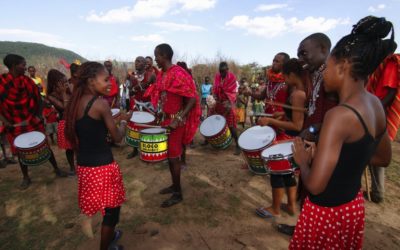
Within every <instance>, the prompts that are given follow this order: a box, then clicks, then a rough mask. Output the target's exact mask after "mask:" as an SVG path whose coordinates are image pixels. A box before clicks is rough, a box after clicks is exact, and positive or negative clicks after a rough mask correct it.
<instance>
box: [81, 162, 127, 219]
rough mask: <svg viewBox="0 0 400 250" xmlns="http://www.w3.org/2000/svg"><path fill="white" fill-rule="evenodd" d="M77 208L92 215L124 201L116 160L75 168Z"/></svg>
mask: <svg viewBox="0 0 400 250" xmlns="http://www.w3.org/2000/svg"><path fill="white" fill-rule="evenodd" d="M77 175H78V199H79V208H80V209H81V212H82V213H83V214H85V215H88V216H92V215H94V214H95V213H97V212H98V211H100V212H101V213H102V214H103V216H104V213H105V208H114V207H119V206H121V205H122V203H124V202H125V200H126V199H125V188H124V183H123V181H122V174H121V171H120V169H119V166H118V164H117V163H116V162H112V163H110V164H108V165H104V166H99V167H83V166H79V165H78V168H77Z"/></svg>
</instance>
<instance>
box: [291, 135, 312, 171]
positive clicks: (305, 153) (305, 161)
mask: <svg viewBox="0 0 400 250" xmlns="http://www.w3.org/2000/svg"><path fill="white" fill-rule="evenodd" d="M292 150H293V159H294V161H295V162H296V164H297V165H299V166H300V167H310V165H311V161H312V159H313V155H314V153H315V144H314V146H308V147H307V144H306V143H305V142H304V141H303V140H302V139H301V138H300V137H296V138H295V139H294V141H293V146H292Z"/></svg>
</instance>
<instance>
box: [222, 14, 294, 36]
mask: <svg viewBox="0 0 400 250" xmlns="http://www.w3.org/2000/svg"><path fill="white" fill-rule="evenodd" d="M225 25H226V26H227V27H228V28H239V29H244V30H247V32H248V33H249V34H254V35H257V36H262V37H275V36H277V35H279V34H281V33H282V32H283V31H285V30H287V26H286V23H285V19H284V18H283V17H281V16H279V15H277V16H266V17H255V18H253V19H251V18H250V17H248V16H234V17H233V18H232V19H231V20H230V21H228V22H226V23H225Z"/></svg>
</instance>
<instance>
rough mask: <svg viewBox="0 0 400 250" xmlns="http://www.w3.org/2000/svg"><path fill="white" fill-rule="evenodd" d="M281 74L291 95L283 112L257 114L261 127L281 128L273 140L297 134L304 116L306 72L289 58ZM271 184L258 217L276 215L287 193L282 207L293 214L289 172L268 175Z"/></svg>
mask: <svg viewBox="0 0 400 250" xmlns="http://www.w3.org/2000/svg"><path fill="white" fill-rule="evenodd" d="M282 74H283V77H284V79H285V83H286V84H287V85H288V86H289V87H290V88H291V90H292V91H291V94H290V96H289V97H288V99H287V101H286V104H287V105H286V106H285V107H286V108H284V113H275V114H274V116H275V117H276V118H267V117H261V118H260V119H259V120H258V123H259V124H260V125H261V126H267V125H270V126H273V127H275V128H277V129H282V130H283V131H284V132H280V133H277V140H278V141H279V140H286V139H291V138H293V137H292V136H296V135H298V134H299V133H300V131H301V130H302V128H303V123H304V116H305V109H304V107H305V104H306V100H307V93H308V92H309V91H308V89H309V87H308V85H309V84H307V80H308V74H307V72H306V71H305V70H304V69H303V67H302V64H301V63H300V62H299V61H298V60H297V59H290V60H289V61H287V62H286V63H284V64H283V67H282ZM270 181H271V187H272V206H270V207H260V208H258V209H256V213H257V215H259V216H261V217H262V218H272V217H274V216H279V215H280V210H281V208H283V206H282V198H283V196H284V194H285V190H286V192H287V197H288V204H287V206H285V210H286V212H287V213H289V214H290V215H294V213H295V210H296V190H297V188H296V185H297V183H296V178H295V175H294V173H291V174H271V176H270Z"/></svg>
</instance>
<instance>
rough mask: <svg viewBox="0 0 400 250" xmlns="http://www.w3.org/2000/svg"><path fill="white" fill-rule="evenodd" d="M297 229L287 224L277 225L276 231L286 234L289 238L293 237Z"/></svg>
mask: <svg viewBox="0 0 400 250" xmlns="http://www.w3.org/2000/svg"><path fill="white" fill-rule="evenodd" d="M295 228H296V227H295V226H290V225H286V224H278V225H276V230H278V232H280V233H283V234H286V235H288V236H293V234H294V229H295Z"/></svg>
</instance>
